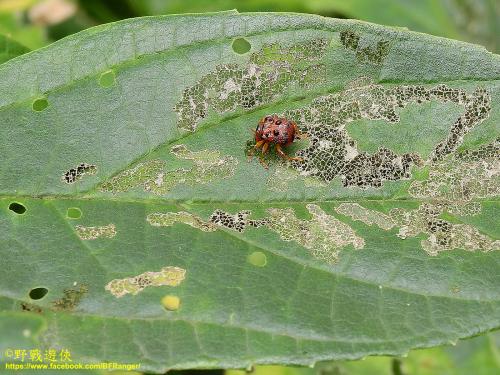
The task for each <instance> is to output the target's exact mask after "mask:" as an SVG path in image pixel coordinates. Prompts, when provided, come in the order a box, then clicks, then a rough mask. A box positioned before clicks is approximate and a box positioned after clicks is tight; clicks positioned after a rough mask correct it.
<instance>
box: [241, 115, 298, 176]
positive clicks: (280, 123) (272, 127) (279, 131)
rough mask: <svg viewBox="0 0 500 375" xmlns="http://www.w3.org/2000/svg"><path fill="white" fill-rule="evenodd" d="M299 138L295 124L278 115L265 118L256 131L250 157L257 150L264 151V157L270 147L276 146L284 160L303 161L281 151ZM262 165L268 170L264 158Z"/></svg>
mask: <svg viewBox="0 0 500 375" xmlns="http://www.w3.org/2000/svg"><path fill="white" fill-rule="evenodd" d="M299 136H301V133H300V130H299V128H298V126H297V124H296V123H295V122H293V121H291V120H288V119H286V118H284V117H279V116H278V115H269V116H265V117H263V118H262V119H261V120H260V121H259V124H258V125H257V128H256V129H255V146H254V148H253V150H252V151H251V152H250V155H249V156H250V157H251V156H252V155H253V152H254V151H255V150H256V149H262V155H264V154H265V153H266V152H267V151H268V150H269V146H270V145H274V146H275V147H276V152H277V153H278V154H279V155H280V156H281V157H282V158H284V159H287V160H296V161H302V158H300V157H290V156H288V155H287V154H285V152H284V151H283V150H282V149H281V146H288V145H289V144H290V143H292V142H293V141H294V140H295V139H296V138H297V137H299ZM302 136H304V134H302ZM261 163H262V164H263V165H264V166H265V167H266V168H267V165H266V164H265V163H264V161H263V159H262V158H261Z"/></svg>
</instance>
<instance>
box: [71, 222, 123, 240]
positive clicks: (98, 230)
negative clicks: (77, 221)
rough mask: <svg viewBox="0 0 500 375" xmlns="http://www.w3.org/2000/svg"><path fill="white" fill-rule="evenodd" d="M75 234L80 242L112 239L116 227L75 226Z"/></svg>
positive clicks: (111, 225)
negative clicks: (101, 238)
mask: <svg viewBox="0 0 500 375" xmlns="http://www.w3.org/2000/svg"><path fill="white" fill-rule="evenodd" d="M75 230H76V234H77V235H78V237H80V239H82V240H95V239H96V238H99V237H106V238H113V237H114V236H115V235H116V227H115V225H114V224H108V225H104V226H100V227H85V226H83V225H77V226H76V227H75Z"/></svg>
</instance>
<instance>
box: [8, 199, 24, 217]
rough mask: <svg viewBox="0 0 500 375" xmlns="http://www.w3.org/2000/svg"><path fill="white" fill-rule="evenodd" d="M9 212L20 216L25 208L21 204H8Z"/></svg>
mask: <svg viewBox="0 0 500 375" xmlns="http://www.w3.org/2000/svg"><path fill="white" fill-rule="evenodd" d="M9 210H11V211H12V212H15V213H16V214H18V215H22V214H24V213H25V212H26V207H25V206H24V204H22V203H19V202H12V203H11V204H9Z"/></svg>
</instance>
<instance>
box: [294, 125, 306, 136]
mask: <svg viewBox="0 0 500 375" xmlns="http://www.w3.org/2000/svg"><path fill="white" fill-rule="evenodd" d="M293 130H294V131H295V136H296V137H297V138H299V139H307V138H309V134H307V133H302V132H301V131H300V129H299V127H298V126H297V124H296V123H293Z"/></svg>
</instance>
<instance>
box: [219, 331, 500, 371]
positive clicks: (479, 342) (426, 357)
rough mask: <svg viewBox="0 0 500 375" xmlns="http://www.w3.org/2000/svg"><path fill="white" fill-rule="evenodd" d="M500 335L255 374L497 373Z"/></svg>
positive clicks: (273, 368)
mask: <svg viewBox="0 0 500 375" xmlns="http://www.w3.org/2000/svg"><path fill="white" fill-rule="evenodd" d="M499 337H500V336H499V334H498V332H496V333H490V334H486V335H482V336H479V337H474V338H471V339H467V340H460V341H459V342H458V344H457V345H456V346H443V347H439V348H431V349H425V350H412V351H411V352H410V353H409V355H408V356H407V357H405V358H391V357H368V358H365V359H364V360H362V361H343V362H325V363H318V364H317V365H316V366H315V367H314V368H306V367H284V366H257V367H256V368H255V369H254V371H253V372H252V373H253V374H255V375H339V374H341V375H363V374H366V375H371V374H378V375H394V374H402V375H404V374H412V375H435V374H440V375H468V374H484V375H489V374H496V373H497V372H498V371H499V370H500V361H498V343H497V342H496V341H498V338H499ZM226 375H245V371H241V370H228V371H226Z"/></svg>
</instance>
